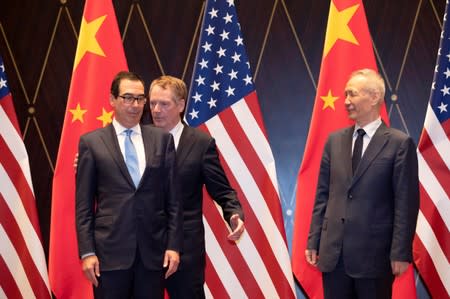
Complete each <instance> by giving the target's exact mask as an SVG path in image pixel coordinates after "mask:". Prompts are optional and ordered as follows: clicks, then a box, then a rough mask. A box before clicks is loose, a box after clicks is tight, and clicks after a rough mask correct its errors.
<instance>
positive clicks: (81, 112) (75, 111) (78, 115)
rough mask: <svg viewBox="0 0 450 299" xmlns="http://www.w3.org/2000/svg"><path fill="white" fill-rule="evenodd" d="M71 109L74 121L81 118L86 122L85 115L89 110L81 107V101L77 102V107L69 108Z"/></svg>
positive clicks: (81, 120)
mask: <svg viewBox="0 0 450 299" xmlns="http://www.w3.org/2000/svg"><path fill="white" fill-rule="evenodd" d="M69 111H70V113H72V123H74V122H75V121H76V120H79V121H80V122H82V123H83V122H84V119H83V115H84V114H85V113H86V112H87V110H86V109H81V106H80V103H78V104H77V107H76V108H75V109H69Z"/></svg>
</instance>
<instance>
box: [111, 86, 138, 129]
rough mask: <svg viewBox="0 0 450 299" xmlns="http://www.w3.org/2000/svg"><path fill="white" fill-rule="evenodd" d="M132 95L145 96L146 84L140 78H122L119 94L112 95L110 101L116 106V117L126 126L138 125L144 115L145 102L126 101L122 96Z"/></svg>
mask: <svg viewBox="0 0 450 299" xmlns="http://www.w3.org/2000/svg"><path fill="white" fill-rule="evenodd" d="M126 95H131V96H134V97H135V98H137V97H139V96H145V91H144V85H143V84H142V82H141V81H139V80H129V79H122V80H121V81H120V84H119V95H118V96H117V97H114V95H112V94H111V95H110V103H111V106H112V107H113V108H114V117H115V119H116V120H117V121H118V122H119V123H120V124H121V125H122V126H124V127H125V128H132V127H134V126H136V125H137V124H138V123H139V121H140V119H141V116H142V112H143V110H144V103H138V102H137V101H133V102H132V103H125V102H124V100H123V98H121V96H126Z"/></svg>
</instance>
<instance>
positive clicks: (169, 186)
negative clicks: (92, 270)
mask: <svg viewBox="0 0 450 299" xmlns="http://www.w3.org/2000/svg"><path fill="white" fill-rule="evenodd" d="M141 131H142V138H143V142H144V149H145V157H146V167H145V171H144V173H143V175H142V178H141V181H140V184H139V186H138V187H137V188H136V187H135V186H134V184H133V181H132V179H131V176H130V174H129V173H128V170H127V167H126V164H125V161H124V159H123V155H122V153H121V152H120V147H119V143H118V140H117V136H116V132H115V130H114V127H113V126H112V125H109V126H107V127H105V128H102V129H98V130H95V131H93V132H90V133H87V134H85V135H83V136H81V137H80V142H79V148H78V152H79V162H78V169H77V176H76V228H77V238H78V250H79V254H80V256H81V255H83V254H85V253H88V252H95V254H96V255H97V256H98V258H99V260H100V267H101V270H103V271H105V270H120V269H127V268H129V267H131V265H132V263H133V261H134V258H135V253H136V249H137V247H138V248H139V251H140V253H141V258H142V261H143V263H144V265H145V266H146V267H147V268H148V269H152V270H161V269H162V264H163V257H164V252H165V250H166V249H172V250H176V251H180V250H181V247H182V210H181V204H180V202H179V197H178V195H179V194H178V193H177V190H176V181H175V180H176V173H175V166H176V165H175V163H176V161H175V149H174V144H173V138H172V136H171V135H170V134H167V133H164V132H163V131H162V130H160V129H158V128H154V127H151V126H141Z"/></svg>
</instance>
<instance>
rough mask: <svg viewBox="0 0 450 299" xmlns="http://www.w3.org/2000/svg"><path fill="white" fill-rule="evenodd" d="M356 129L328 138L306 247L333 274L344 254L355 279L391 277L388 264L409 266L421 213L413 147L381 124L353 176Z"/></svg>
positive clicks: (320, 264) (392, 130)
mask: <svg viewBox="0 0 450 299" xmlns="http://www.w3.org/2000/svg"><path fill="white" fill-rule="evenodd" d="M353 131H354V127H350V128H346V129H344V130H341V131H338V132H336V133H334V134H331V135H330V136H329V138H328V140H327V143H326V145H325V148H324V152H323V156H322V161H321V165H320V173H319V180H318V185H317V194H316V200H315V204H314V209H313V216H312V221H311V227H310V232H309V237H308V248H309V249H316V250H318V255H319V263H318V267H319V269H320V270H321V271H323V272H329V271H332V270H333V269H334V268H335V266H336V263H337V261H338V258H339V255H340V253H341V249H342V254H343V259H344V264H345V269H346V272H347V274H349V275H350V276H352V277H357V278H361V277H364V278H370V277H378V276H380V275H383V274H385V273H388V272H391V267H390V261H391V260H397V261H411V259H412V240H413V237H414V233H415V227H416V221H417V214H418V209H419V183H418V169H417V168H418V166H417V155H416V147H415V145H414V143H413V141H412V139H411V138H410V137H408V136H407V135H405V134H404V133H402V132H401V131H399V130H396V129H392V128H388V127H386V125H385V124H384V123H382V124H381V125H380V127H379V128H378V130H377V131H376V133H375V135H374V136H373V137H372V139H371V141H370V143H369V145H368V147H367V149H366V151H365V153H364V155H363V157H362V159H361V162H360V164H359V166H358V168H357V169H356V171H355V174H354V176H353V175H352V166H351V164H352V162H351V161H352V160H351V146H352V134H353Z"/></svg>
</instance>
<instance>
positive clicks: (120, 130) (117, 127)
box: [112, 118, 141, 135]
mask: <svg viewBox="0 0 450 299" xmlns="http://www.w3.org/2000/svg"><path fill="white" fill-rule="evenodd" d="M112 125H113V127H114V130H115V131H116V134H117V135H120V134H123V133H124V132H125V130H127V129H128V128H125V127H124V126H122V125H121V124H120V123H119V122H118V121H117V120H116V119H115V118H113V121H112ZM129 129H131V130H132V131H133V132H134V133H136V134H139V135H141V126H140V125H139V124H137V125H135V126H134V127H131V128H129Z"/></svg>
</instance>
